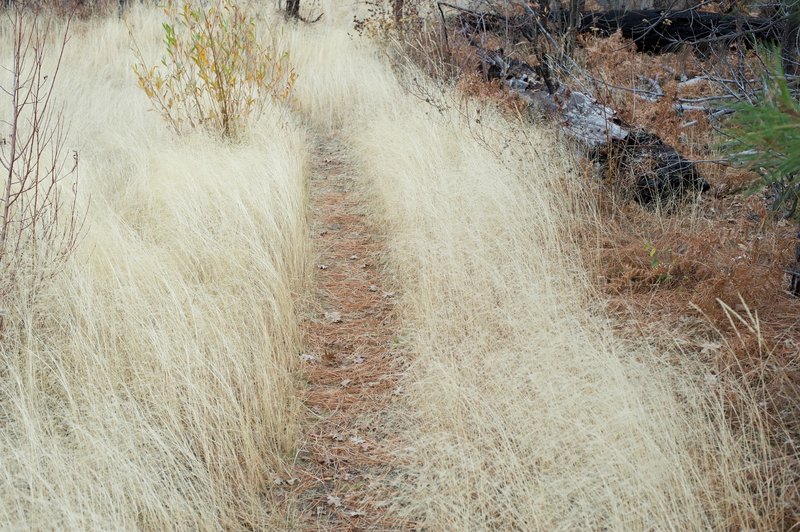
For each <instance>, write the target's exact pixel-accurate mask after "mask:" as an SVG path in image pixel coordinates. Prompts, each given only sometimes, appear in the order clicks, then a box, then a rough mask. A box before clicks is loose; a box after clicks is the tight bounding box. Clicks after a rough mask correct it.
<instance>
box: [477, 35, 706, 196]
mask: <svg viewBox="0 0 800 532" xmlns="http://www.w3.org/2000/svg"><path fill="white" fill-rule="evenodd" d="M477 51H478V57H479V59H480V60H481V62H482V63H483V64H484V65H485V67H486V69H485V70H486V73H487V75H488V77H490V78H495V79H500V80H502V81H503V82H504V83H505V84H506V85H507V86H508V87H509V89H511V90H512V91H514V92H515V93H517V94H518V95H519V96H520V97H521V98H522V99H524V100H525V101H527V102H528V103H529V104H530V108H531V113H532V114H533V115H534V116H541V115H545V116H549V117H551V118H553V119H554V120H556V121H557V122H558V123H559V124H560V125H561V126H562V127H563V128H564V131H565V132H566V134H567V136H568V137H570V138H571V139H573V140H574V141H576V142H577V143H578V144H579V145H581V146H583V147H584V148H585V149H586V152H587V154H588V155H589V156H590V157H592V158H593V159H594V160H595V161H598V162H599V163H600V164H601V165H602V167H604V168H606V169H607V170H610V171H607V172H604V173H605V174H609V173H616V174H619V175H621V176H624V177H625V179H626V180H627V181H631V182H632V183H633V185H634V186H633V188H634V198H635V199H636V200H637V201H639V202H640V203H643V204H650V203H655V202H657V201H662V202H666V201H669V200H672V199H675V198H680V197H682V196H685V195H686V194H689V193H696V192H704V191H706V190H708V188H709V185H708V183H707V182H706V181H705V180H704V179H703V178H702V177H701V176H700V172H699V171H698V169H697V167H696V166H695V164H694V163H692V162H691V161H689V160H687V159H685V158H684V157H682V156H681V155H680V154H679V153H678V152H677V151H675V149H674V148H673V147H672V146H670V145H668V144H667V143H665V142H663V141H662V140H661V139H660V138H659V137H658V136H657V135H654V134H652V133H649V132H647V131H643V130H641V129H636V128H633V127H632V126H630V125H628V124H625V123H624V122H623V121H622V120H620V119H619V117H617V116H616V113H615V112H614V111H613V110H612V109H610V108H608V107H606V106H604V105H602V104H601V103H599V102H598V101H597V100H595V99H594V98H592V97H591V96H590V95H588V94H585V93H583V92H580V91H576V90H571V89H569V88H568V87H566V86H564V85H560V86H554V84H553V83H552V82H550V81H549V80H546V79H542V77H541V72H542V69H541V68H540V67H532V66H530V65H528V64H527V63H525V62H523V61H519V60H516V59H512V58H509V57H506V56H505V55H504V54H503V51H502V50H499V51H489V50H484V49H482V48H480V47H477Z"/></svg>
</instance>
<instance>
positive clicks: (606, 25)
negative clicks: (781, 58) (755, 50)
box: [578, 9, 783, 53]
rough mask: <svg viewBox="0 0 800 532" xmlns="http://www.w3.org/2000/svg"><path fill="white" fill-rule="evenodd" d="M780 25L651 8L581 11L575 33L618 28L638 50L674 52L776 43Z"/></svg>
mask: <svg viewBox="0 0 800 532" xmlns="http://www.w3.org/2000/svg"><path fill="white" fill-rule="evenodd" d="M782 26H783V24H782V23H778V22H777V21H776V20H775V19H772V18H760V17H745V16H736V15H723V14H719V13H707V12H703V11H695V10H685V11H679V12H668V11H659V10H655V9H652V10H639V11H589V12H584V13H582V14H581V18H580V25H579V27H578V32H579V33H593V34H596V35H601V36H608V35H611V34H613V33H615V32H616V31H618V30H619V31H620V32H621V33H622V36H623V37H625V38H627V39H631V40H633V42H634V43H635V44H636V48H637V49H638V50H639V51H643V52H653V53H663V52H670V51H675V49H676V48H678V47H679V46H681V45H689V46H692V47H694V48H700V47H707V46H709V45H712V44H722V45H730V44H731V43H733V42H734V41H736V40H739V39H741V40H742V42H743V43H744V44H745V45H746V46H753V45H754V44H755V43H756V42H772V43H779V42H781V39H782V38H783V28H782Z"/></svg>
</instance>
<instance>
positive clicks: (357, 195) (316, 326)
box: [295, 136, 400, 530]
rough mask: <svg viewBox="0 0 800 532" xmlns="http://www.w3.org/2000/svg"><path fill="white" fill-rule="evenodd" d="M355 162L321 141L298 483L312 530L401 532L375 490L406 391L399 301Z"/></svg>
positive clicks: (330, 141)
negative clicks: (392, 420)
mask: <svg viewBox="0 0 800 532" xmlns="http://www.w3.org/2000/svg"><path fill="white" fill-rule="evenodd" d="M350 157H351V155H350V153H349V152H348V150H347V148H346V146H345V145H344V144H343V143H342V142H341V141H340V140H339V139H337V138H335V137H332V136H320V137H319V138H318V139H317V142H316V146H315V154H314V167H313V174H312V178H311V185H310V186H311V217H312V223H311V230H312V239H313V242H314V247H315V250H314V251H315V253H316V257H317V259H316V260H317V263H316V271H315V275H316V282H315V288H314V298H313V302H312V303H311V304H310V305H309V308H308V309H307V312H306V315H305V318H304V324H303V328H304V333H305V346H306V347H305V349H306V352H305V353H304V354H303V355H302V357H303V360H304V362H303V369H304V374H305V377H306V378H307V380H308V391H307V395H306V397H305V404H306V407H307V408H308V410H309V415H310V416H311V418H310V422H309V426H308V428H307V430H306V432H305V434H304V440H303V442H302V444H301V448H300V454H299V459H298V462H297V467H298V471H297V472H296V473H295V474H296V476H297V478H298V479H299V486H298V488H297V490H298V491H297V493H298V499H299V500H300V502H301V526H302V527H303V528H304V529H308V530H365V529H380V530H386V529H395V528H397V527H398V524H397V523H393V522H392V521H391V519H390V518H389V516H388V515H387V512H386V510H385V504H386V502H385V501H386V499H387V498H388V494H386V493H380V491H379V490H378V491H376V488H375V486H374V480H375V479H377V478H379V477H382V476H385V475H388V474H390V472H391V465H392V452H391V450H392V445H393V442H392V441H391V435H390V434H389V433H388V432H387V431H385V430H384V428H383V427H382V422H381V418H382V416H383V415H384V413H385V409H386V405H387V404H388V403H389V402H390V401H391V399H392V397H393V394H394V393H396V391H397V386H398V384H397V372H398V369H399V364H400V358H399V356H398V353H397V350H396V349H393V347H392V346H393V344H394V343H395V342H394V340H395V334H396V325H397V323H396V322H397V320H396V317H395V312H394V301H395V297H394V293H393V292H392V291H391V290H392V289H391V287H390V286H389V285H388V280H387V278H386V275H385V273H384V271H383V268H382V267H381V255H382V251H383V249H382V242H381V241H380V240H379V239H378V238H377V237H376V236H375V234H374V231H373V230H372V229H371V228H370V227H369V225H368V223H367V217H366V212H365V208H364V205H365V202H364V198H363V193H362V191H361V189H360V186H361V185H362V183H360V182H359V179H358V175H357V172H356V170H355V167H354V165H353V164H352V161H351V160H350Z"/></svg>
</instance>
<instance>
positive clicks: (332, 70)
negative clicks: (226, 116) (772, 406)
mask: <svg viewBox="0 0 800 532" xmlns="http://www.w3.org/2000/svg"><path fill="white" fill-rule="evenodd" d="M304 36H305V37H306V38H308V34H304ZM295 38H299V37H295ZM311 38H312V40H313V41H314V42H315V43H316V44H317V45H318V46H317V48H316V49H315V50H314V55H313V56H311V55H309V56H306V57H305V58H304V60H303V61H301V63H302V64H303V65H305V66H304V67H301V78H300V79H301V80H302V79H303V77H304V76H303V73H302V72H303V71H302V68H306V69H308V70H307V72H313V73H314V76H315V79H314V83H321V84H322V85H323V86H324V87H325V91H318V90H314V89H313V87H312V85H311V84H309V85H306V86H302V85H303V84H302V82H300V83H299V84H298V91H299V93H300V94H301V98H300V100H301V105H302V106H303V107H304V109H306V110H307V111H308V112H309V113H310V114H311V115H313V116H315V117H318V119H319V120H320V122H321V123H322V124H324V125H327V126H328V127H329V128H331V129H336V130H338V131H340V132H342V133H344V134H345V135H347V136H348V137H349V138H350V139H351V141H352V142H353V143H354V145H355V146H356V148H357V150H358V153H359V156H360V161H361V168H362V170H363V171H364V172H366V173H367V175H368V176H369V177H370V179H371V183H370V184H369V188H370V190H371V193H372V194H373V196H374V198H375V204H374V208H375V211H374V217H375V219H376V220H379V221H381V222H382V223H383V224H384V227H385V228H386V234H387V235H388V243H389V246H390V253H389V257H388V259H389V269H390V271H391V272H392V273H394V274H395V275H396V276H397V278H398V281H399V283H400V286H402V287H403V290H404V294H403V296H402V299H401V307H400V308H401V310H402V312H403V317H404V323H405V327H404V329H403V333H402V335H401V339H402V340H401V342H402V345H403V347H404V348H405V349H408V350H409V351H410V352H412V353H413V354H414V355H413V361H412V363H413V366H412V368H411V370H410V371H409V373H408V375H407V377H406V379H405V383H404V399H403V400H402V401H401V403H400V404H398V406H397V408H396V409H395V413H396V416H397V417H396V420H397V423H398V424H397V430H398V431H400V433H401V435H402V437H403V438H404V440H405V442H406V446H407V450H408V452H407V453H403V458H404V459H406V460H409V461H410V462H411V464H412V465H410V466H409V467H407V468H404V470H403V472H402V474H401V475H400V476H399V478H398V479H395V481H396V482H397V487H398V488H399V489H398V493H399V499H398V500H397V501H395V502H396V505H395V510H396V511H397V512H399V513H400V514H401V515H404V516H406V517H407V518H408V519H411V520H418V521H419V524H420V525H421V526H422V527H423V528H427V529H432V530H443V529H447V530H470V529H498V530H505V529H544V530H549V529H587V528H590V529H604V528H605V529H634V530H636V529H678V530H683V529H687V530H691V529H694V530H696V529H707V528H729V527H733V528H737V527H747V526H751V527H754V528H758V529H771V528H776V527H781V526H783V525H785V522H784V521H783V515H782V513H781V502H780V501H777V500H775V499H773V498H772V495H771V494H772V491H771V490H772V488H773V487H774V484H781V483H782V482H783V481H784V479H783V478H782V476H781V475H782V474H783V473H781V471H780V468H776V469H774V470H771V471H770V473H771V474H775V476H772V477H769V478H768V477H767V474H766V473H765V469H766V465H767V464H772V462H771V460H772V454H771V449H770V446H769V444H768V443H767V442H766V438H765V435H764V433H763V431H762V430H761V429H762V426H761V425H760V424H761V423H762V421H763V420H762V419H761V417H760V413H759V412H758V410H757V409H756V408H754V404H751V403H748V404H745V405H743V410H742V411H740V412H738V413H737V415H738V416H739V420H740V423H739V428H738V429H737V430H734V429H732V428H731V427H730V425H731V424H729V423H728V420H727V419H726V418H725V408H724V406H723V397H724V395H725V394H726V393H729V392H735V393H740V394H746V391H741V390H736V389H734V388H733V387H734V386H735V384H731V383H725V384H719V383H717V382H716V381H715V382H713V383H712V382H710V381H709V380H708V379H706V378H705V376H706V375H705V373H704V369H705V366H704V365H703V364H702V363H700V362H697V360H696V359H694V358H692V357H686V358H684V359H680V358H679V357H678V356H677V353H676V351H675V350H674V349H673V350H666V349H662V346H661V345H660V344H656V343H655V342H652V343H653V344H654V345H650V344H651V342H650V339H648V338H640V339H639V340H638V342H636V343H635V344H634V343H631V342H625V341H622V340H621V339H620V338H618V337H617V335H616V334H615V333H614V327H613V324H612V322H610V320H608V319H607V318H605V317H604V314H603V313H602V311H600V310H599V309H598V305H596V304H594V299H595V298H596V297H597V296H596V293H595V292H594V291H593V289H592V288H591V286H590V283H589V282H588V281H587V279H586V273H585V272H586V268H585V266H584V263H583V253H582V252H581V251H580V250H579V249H578V248H577V247H576V246H575V245H573V244H572V243H571V242H572V239H571V238H570V234H571V233H572V231H573V230H574V229H576V228H577V227H578V226H583V224H584V223H585V221H586V217H587V216H589V217H593V216H594V215H593V214H592V211H591V209H587V208H586V207H585V206H583V205H582V201H579V200H578V199H576V198H575V197H574V196H573V195H572V194H570V193H569V192H568V190H570V189H572V190H576V189H579V188H581V187H580V186H579V185H578V177H577V176H576V172H575V170H574V169H573V168H572V167H571V165H570V164H569V162H568V161H569V157H568V155H567V154H566V153H565V152H564V151H563V150H562V149H561V148H559V147H558V146H557V145H556V144H555V143H554V142H553V140H552V138H553V137H554V136H555V135H554V134H553V132H549V131H543V130H530V129H527V128H519V127H517V126H515V125H514V124H513V123H511V122H509V121H508V120H506V119H504V118H503V117H502V116H500V115H499V114H498V113H497V112H495V111H494V110H493V109H492V108H491V107H480V106H478V107H477V109H476V108H474V107H473V110H472V111H465V109H467V108H469V107H471V105H463V102H458V101H456V100H451V102H450V106H449V108H447V109H444V110H442V109H436V108H434V107H428V106H424V105H420V103H419V102H418V100H417V99H415V98H413V97H412V96H409V95H408V94H406V93H404V92H403V91H402V90H400V88H399V84H398V82H397V81H396V80H395V79H393V77H392V75H391V74H390V73H389V71H388V69H387V68H386V67H384V66H383V65H382V64H381V63H380V62H379V61H378V60H377V59H376V58H375V57H374V52H372V51H370V50H369V49H366V48H365V47H364V46H363V44H359V43H357V42H356V43H354V42H352V41H351V40H350V39H349V38H347V37H346V35H345V33H344V31H342V30H339V29H336V28H335V27H330V26H327V27H325V26H322V27H318V28H316V29H315V30H314V32H313V33H312V34H311ZM431 92H432V93H436V92H439V93H441V91H440V90H439V89H437V88H435V87H434V88H431ZM584 227H585V226H584ZM631 336H635V335H631ZM387 481H388V480H387Z"/></svg>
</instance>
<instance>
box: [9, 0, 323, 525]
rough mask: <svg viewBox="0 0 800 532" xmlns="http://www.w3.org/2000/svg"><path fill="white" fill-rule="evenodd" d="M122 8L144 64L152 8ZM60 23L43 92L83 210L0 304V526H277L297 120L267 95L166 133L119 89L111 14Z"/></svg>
mask: <svg viewBox="0 0 800 532" xmlns="http://www.w3.org/2000/svg"><path fill="white" fill-rule="evenodd" d="M129 22H130V23H131V24H132V27H133V29H134V31H135V32H136V34H137V40H139V41H140V44H142V45H143V46H144V48H145V50H146V52H145V53H147V54H150V57H155V58H157V57H158V55H157V54H158V53H159V52H158V47H159V41H160V39H161V36H159V35H158V34H157V33H156V32H158V31H160V21H159V18H158V15H156V12H155V11H149V10H137V11H135V12H134V13H132V14H131V16H130V18H129ZM74 30H75V31H74V33H73V38H72V40H71V42H70V44H69V46H68V48H67V54H66V57H65V63H64V65H63V67H62V76H63V77H62V78H61V79H60V82H59V84H58V87H59V89H58V90H59V99H60V100H61V101H62V102H64V103H65V105H66V113H67V115H68V116H67V118H68V120H69V121H71V124H72V128H71V132H70V135H69V140H68V147H69V148H74V149H77V150H78V151H79V153H80V160H81V170H80V172H81V182H82V188H81V191H80V193H81V199H82V201H84V202H86V201H89V198H91V201H90V209H89V217H88V220H87V226H86V227H87V230H86V234H85V236H84V238H83V239H82V241H81V243H80V246H79V249H78V251H77V252H76V253H75V254H74V255H73V256H72V258H71V260H70V261H69V263H68V264H67V265H66V267H65V269H64V270H63V271H62V272H61V274H59V275H58V276H57V277H56V278H54V279H53V280H52V282H51V283H50V284H48V285H47V286H45V287H43V288H42V289H41V290H40V291H39V292H38V293H36V294H35V295H31V294H29V293H26V291H25V287H24V286H19V287H18V290H17V291H16V293H15V294H14V296H13V298H12V299H11V300H9V301H4V302H3V306H4V307H5V308H6V309H7V311H8V316H7V320H6V331H5V333H6V338H5V339H4V341H3V342H2V344H0V351H1V352H2V357H0V360H2V363H1V365H0V375H2V384H0V420H2V429H3V430H2V431H1V432H0V464H1V465H0V522H2V523H3V525H2V526H3V527H8V528H12V529H13V528H33V529H64V530H77V529H134V528H140V529H151V530H166V529H215V528H219V527H222V528H229V529H235V528H240V527H253V528H261V529H263V528H265V527H270V526H272V527H274V526H277V525H276V523H279V522H281V520H282V519H285V516H282V515H281V513H280V508H277V507H276V506H274V505H272V504H271V503H270V501H269V500H268V488H269V486H270V485H271V482H272V480H273V479H274V478H275V475H276V473H277V471H278V470H279V468H280V467H281V464H282V457H283V455H285V454H286V453H287V452H289V451H290V450H292V448H293V446H294V445H295V444H296V438H297V435H298V430H299V422H298V413H299V411H298V408H299V404H298V401H297V399H296V390H295V388H296V386H295V382H294V378H293V375H292V373H293V371H294V370H295V369H296V360H297V353H298V352H299V349H300V347H299V344H300V338H299V335H298V330H297V328H296V322H297V320H296V315H295V308H294V300H295V298H296V297H297V295H298V294H299V293H300V292H301V290H302V289H303V285H304V280H305V277H306V273H305V272H306V265H307V261H308V243H307V238H308V235H307V229H306V221H305V216H306V213H305V209H306V184H305V176H306V169H307V161H306V158H307V150H306V146H305V137H304V134H303V132H302V130H301V129H299V128H298V127H297V126H295V125H294V124H293V123H292V122H291V120H288V119H287V116H286V114H285V112H281V111H279V110H278V109H270V110H268V112H267V113H265V116H263V117H262V119H261V120H260V121H259V122H258V123H257V124H255V125H254V127H253V130H252V134H251V135H250V137H249V138H247V139H246V140H245V141H244V142H242V143H241V144H239V145H224V144H221V143H219V142H217V141H215V140H213V139H211V138H207V137H203V136H200V135H198V136H191V137H186V138H181V139H177V138H175V137H173V136H172V135H171V134H170V133H169V131H168V129H167V128H166V126H165V125H164V124H163V123H162V122H161V121H160V118H159V117H158V115H157V114H156V113H154V112H148V103H147V101H146V98H145V97H144V94H142V93H141V92H140V91H139V89H138V88H137V86H136V80H135V78H134V77H133V74H132V72H131V68H130V65H131V62H132V54H131V53H130V41H129V37H128V31H127V29H126V27H125V25H124V23H123V22H121V21H118V20H95V21H89V22H85V23H78V24H76V26H75V28H74ZM7 53H8V51H7V50H4V52H3V54H2V62H3V64H7V61H8V56H7Z"/></svg>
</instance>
